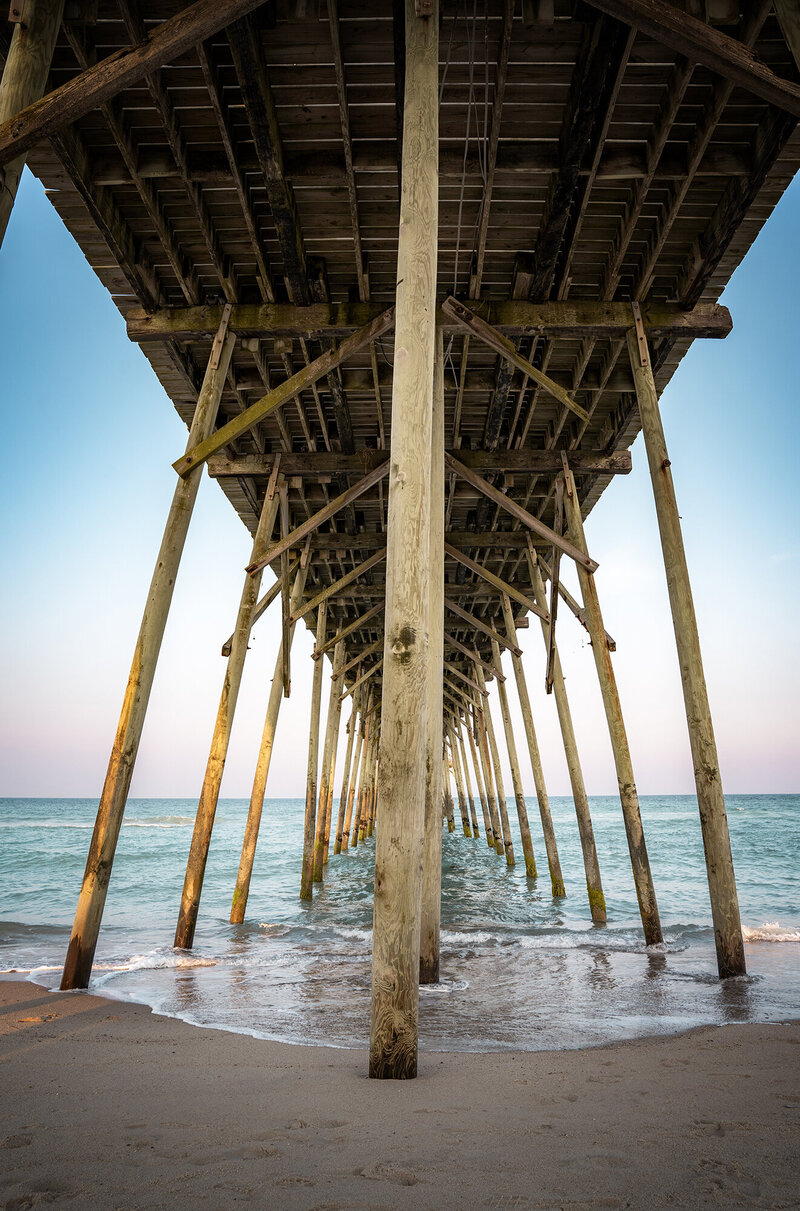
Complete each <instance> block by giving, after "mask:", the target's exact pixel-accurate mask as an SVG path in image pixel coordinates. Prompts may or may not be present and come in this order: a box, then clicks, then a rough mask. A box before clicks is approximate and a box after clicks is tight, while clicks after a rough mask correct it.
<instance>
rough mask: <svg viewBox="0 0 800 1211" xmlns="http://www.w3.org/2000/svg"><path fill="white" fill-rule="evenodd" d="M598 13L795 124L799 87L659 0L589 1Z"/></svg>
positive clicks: (738, 45) (718, 32)
mask: <svg viewBox="0 0 800 1211" xmlns="http://www.w3.org/2000/svg"><path fill="white" fill-rule="evenodd" d="M589 3H590V4H591V5H592V7H593V8H598V9H600V10H601V11H602V12H604V13H608V14H609V15H610V16H612V17H617V18H618V19H619V20H620V21H626V22H627V23H628V25H635V26H636V28H637V29H638V30H640V31H641V32H642V33H643V34H646V35H647V36H648V37H650V38H654V39H655V40H656V42H661V43H662V44H663V45H664V46H668V47H669V48H670V50H673V51H675V52H677V53H678V54H679V55H685V56H686V57H687V58H688V59H691V60H692V61H693V62H694V63H702V64H703V66H704V67H708V68H710V69H711V70H712V71H714V72H717V73H718V74H719V75H720V76H723V77H724V78H725V79H726V80H730V81H731V83H732V84H735V85H737V86H738V87H739V88H745V89H747V91H748V92H751V93H754V94H755V96H757V97H761V98H762V99H763V100H765V101H769V103H770V104H771V105H775V106H777V107H778V108H779V109H783V110H785V111H786V112H787V113H790V114H794V116H795V117H796V118H800V85H798V84H795V83H793V82H792V81H790V80H784V79H782V78H781V77H780V76H777V75H776V74H775V72H773V71H771V70H770V68H769V67H767V65H766V64H765V63H762V61H761V60H760V59H759V58H758V56H757V55H755V54H754V53H753V51H751V50H750V49H748V47H746V46H745V45H744V44H743V43H741V42H738V41H737V40H736V39H735V38H731V37H729V36H728V35H727V34H724V33H723V32H722V31H721V30H719V29H714V28H713V26H710V25H706V24H705V22H704V21H698V19H697V18H696V17H692V16H691V15H690V14H689V13H687V12H684V11H681V10H680V9H679V8H677V7H676V6H675V5H673V4H667V3H665V0H589Z"/></svg>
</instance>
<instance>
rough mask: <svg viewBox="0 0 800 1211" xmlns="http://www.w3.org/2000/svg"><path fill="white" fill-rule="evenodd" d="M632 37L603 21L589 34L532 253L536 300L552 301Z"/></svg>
mask: <svg viewBox="0 0 800 1211" xmlns="http://www.w3.org/2000/svg"><path fill="white" fill-rule="evenodd" d="M627 41H628V31H627V29H626V28H625V26H623V25H620V23H619V22H617V21H613V20H609V19H608V18H606V17H599V18H598V19H597V20H596V21H594V22H593V23H592V24H591V25H590V26H588V27H587V29H586V34H585V36H584V43H583V46H582V47H581V50H580V54H579V57H578V60H577V62H576V64H575V69H574V71H573V73H572V79H571V82H570V91H569V96H568V98H567V103H566V106H565V111H564V118H563V121H562V125H561V131H560V134H559V139H558V168H557V170H556V172H554V173H553V176H552V178H551V181H550V187H549V189H548V193H547V198H546V199H545V207H544V214H543V216H542V220H541V222H540V224H539V228H538V233H537V236H536V246H535V248H534V250H533V275H532V279H531V283H530V288H529V294H530V297H531V298H532V299H535V300H537V301H538V300H545V299H547V298H548V297H549V294H550V290H551V287H552V284H553V279H554V277H555V272H556V264H557V261H558V257H559V254H561V252H562V247H563V244H564V236H565V233H566V231H567V228H568V225H569V222H570V218H571V216H572V212H573V210H574V208H575V205H576V196H577V191H578V188H579V186H580V183H581V181H580V171H581V167H582V165H583V163H584V160H585V159H586V158H587V156H588V157H589V158H590V159H591V148H592V147H593V146H595V145H596V142H597V136H596V134H595V131H596V130H597V127H598V123H599V122H601V121H602V117H603V114H604V113H605V111H606V108H607V104H608V96H609V93H610V92H611V90H612V88H613V85H614V82H615V80H616V77H617V72H618V71H619V68H620V65H621V64H622V63H624V61H625V59H626V57H627Z"/></svg>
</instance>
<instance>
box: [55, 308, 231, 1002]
mask: <svg viewBox="0 0 800 1211" xmlns="http://www.w3.org/2000/svg"><path fill="white" fill-rule="evenodd" d="M229 318H230V308H229V307H226V308H225V309H224V311H223V318H222V322H221V323H220V326H219V329H218V331H217V335H216V337H215V339H214V344H213V347H212V350H211V356H210V358H209V360H208V367H207V369H206V373H205V378H204V379H203V386H202V388H201V390H200V394H199V396H198V398H197V407H196V408H195V410H194V417H193V419H192V424H191V428H190V430H189V440H188V442H187V443H186V449H187V452H188V451H190V450H192V449H193V448H194V446H196V445H197V443H198V442H201V441H204V440H205V438H207V437H208V436H209V434H210V433H211V430H212V429H213V427H214V421H215V420H216V416H217V410H218V408H219V401H220V398H221V396H222V391H223V388H224V386H225V378H226V376H227V373H228V365H229V363H230V360H231V354H232V353H233V346H234V341H235V337H234V335H233V333H230V334H229V333H228V321H229ZM200 476H201V468H200V467H197V468H196V469H195V470H193V471H190V472H189V474H188V475H187V476H186V477H185V478H184V479H179V480H178V483H177V484H176V486H175V492H174V495H173V497H172V505H171V506H170V511H169V515H168V517H167V524H166V526H165V527H164V537H163V538H162V540H161V548H160V550H159V552H158V558H157V560H156V566H155V570H154V572H153V579H152V580H151V582H150V590H149V592H148V595H147V602H146V604H145V607H144V614H143V615H142V624H141V627H140V629H139V637H138V639H137V641H136V648H135V651H134V654H133V663H132V664H131V671H130V674H129V676H128V684H127V687H126V690H125V698H124V700H123V703H122V712H121V714H120V717H119V723H118V724H117V734H116V736H115V738H114V747H113V748H112V750H111V757H110V758H109V762H108V771H107V773H106V780H105V783H104V784H103V793H102V795H101V796H100V804H99V807H98V809H97V819H96V821H95V826H94V832H93V834H92V842H91V845H90V847H89V856H88V858H87V860H86V870H85V872H84V875H83V883H82V885H81V891H80V896H79V898H78V907H77V910H76V912H75V921H74V924H73V926H72V936H71V938H70V941H69V949H68V950H67V957H66V962H65V963H64V972H63V975H62V978H61V987H62V989H65V990H66V989H70V988H86V987H87V986H88V983H89V976H90V975H91V971H92V962H93V960H94V952H95V948H96V946H97V935H98V933H99V932H100V922H101V920H102V916H103V907H104V905H105V902H106V893H107V891H108V881H109V879H110V877H111V867H112V865H113V862H114V852H115V850H116V847H117V839H118V837H119V830H120V827H121V825H122V817H123V815H124V812H125V803H126V802H127V798H128V789H129V787H130V784H131V777H132V775H133V767H134V764H135V762H136V754H137V752H138V750H139V741H140V740H141V738H142V728H143V726H144V719H145V715H146V713H147V704H148V702H149V700H150V691H151V689H152V688H153V677H154V676H155V671H156V664H157V663H158V653H159V651H160V649H161V640H162V639H163V637H164V628H165V626H166V623H167V615H168V614H169V607H170V602H171V601H172V591H173V589H174V587H175V578H176V576H177V574H178V567H179V565H180V561H181V555H182V553H183V545H184V542H185V541H186V534H187V531H188V529H189V522H190V520H191V517H192V510H193V509H194V502H195V500H196V499H197V490H198V488H199V487H200Z"/></svg>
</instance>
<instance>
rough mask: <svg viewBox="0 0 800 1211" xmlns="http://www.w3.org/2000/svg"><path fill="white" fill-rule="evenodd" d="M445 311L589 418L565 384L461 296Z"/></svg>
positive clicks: (447, 302) (446, 304)
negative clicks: (548, 373) (564, 386)
mask: <svg viewBox="0 0 800 1211" xmlns="http://www.w3.org/2000/svg"><path fill="white" fill-rule="evenodd" d="M442 311H443V312H444V313H445V315H447V316H449V317H450V318H451V319H452V320H454V321H455V323H457V324H459V325H460V326H461V327H462V328H464V329H466V331H467V332H471V333H473V335H474V336H476V337H477V338H478V340H480V341H483V343H484V345H488V346H489V348H490V349H494V350H495V352H496V353H499V354H500V356H501V357H502V358H505V359H506V361H508V362H511V363H512V365H514V366H516V367H517V369H518V370H521V371H522V373H523V374H525V375H527V377H528V378H530V379H532V380H533V381H534V382H535V383H538V384H539V386H540V387H543V388H544V390H545V391H547V392H548V393H549V394H550V395H552V396H553V398H554V399H555V400H557V401H558V403H559V404H561V405H562V406H563V407H565V408H569V410H570V412H574V413H575V415H576V416H578V417H580V419H581V420H583V421H588V419H589V413H588V412H587V411H586V409H585V408H582V407H581V405H580V404H576V402H575V400H574V399H573V398H572V396H571V395H569V394H568V393H567V392H566V391H565V390H564V388H563V387H561V386H559V384H558V383H556V382H554V381H553V379H552V378H550V377H549V375H547V374H543V373H542V371H541V370H537V368H536V366H534V365H533V364H532V363H531V362H529V361H528V359H527V358H525V357H523V356H522V354H521V353H520V352H519V351H518V350H517V348H516V347H515V346H514V344H512V342H511V341H509V340H506V338H505V337H504V336H503V334H502V333H501V332H498V330H497V329H496V328H493V327H492V325H491V324H487V323H486V321H485V320H482V319H481V318H480V316H479V315H476V314H475V312H474V311H472V309H471V308H470V307H466V306H465V305H464V304H463V303H459V301H458V299H454V298H453V297H452V296H451V297H450V298H448V299H446V300H445V301H444V302H443V303H442Z"/></svg>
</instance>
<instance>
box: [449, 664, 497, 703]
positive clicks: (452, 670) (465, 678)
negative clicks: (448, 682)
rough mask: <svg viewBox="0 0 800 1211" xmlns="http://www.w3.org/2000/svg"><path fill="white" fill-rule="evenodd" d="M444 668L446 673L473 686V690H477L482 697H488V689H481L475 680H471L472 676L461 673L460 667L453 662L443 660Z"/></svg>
mask: <svg viewBox="0 0 800 1211" xmlns="http://www.w3.org/2000/svg"><path fill="white" fill-rule="evenodd" d="M444 668H445V669H446V671H447V672H448V673H449V674H450V675H451V677H458V679H459V681H464V682H466V684H467V685H469V686H472V688H473V689H474V690H477V691H478V693H479V694H480V695H481V696H482V697H484V698H488V697H489V691H488V690H482V689H481V687H480V686H479V685H478V683H477V681H473V680H472V678H471V677H468V676H467V674H466V673H462V672H461V669H460V668H458V667H457V666H456V665H455V664H449V663H448V662H447V661H446V660H445V662H444ZM468 701H469V700H468Z"/></svg>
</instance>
